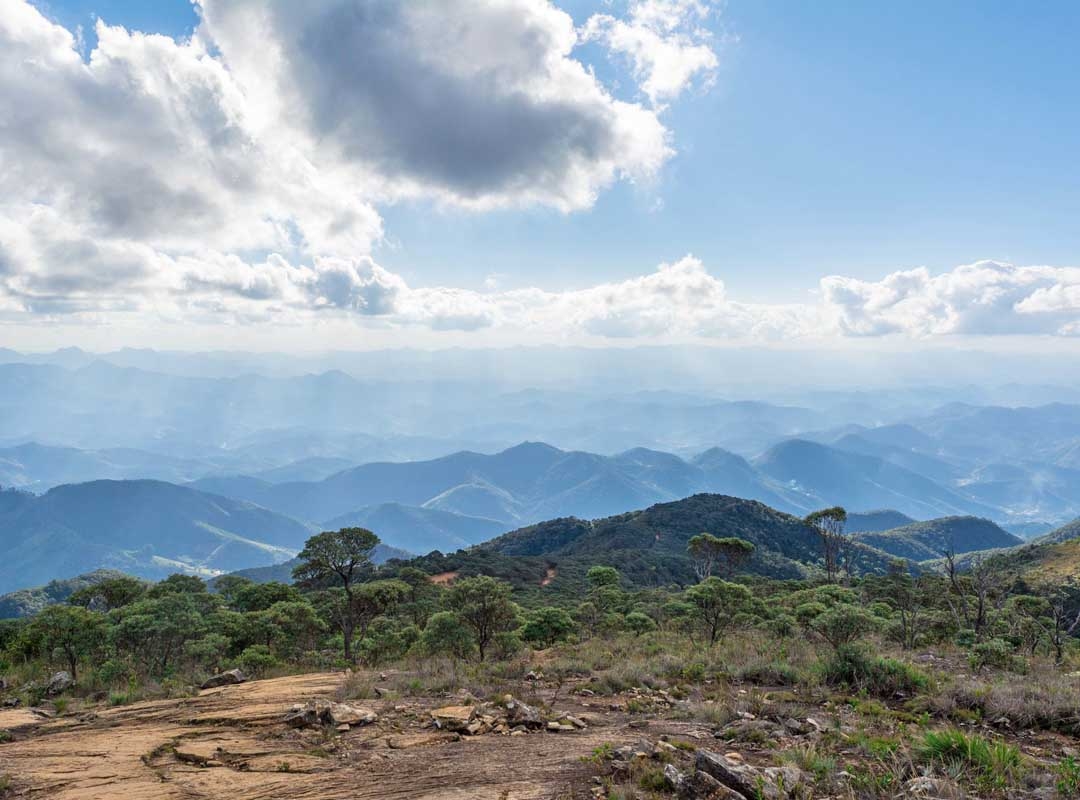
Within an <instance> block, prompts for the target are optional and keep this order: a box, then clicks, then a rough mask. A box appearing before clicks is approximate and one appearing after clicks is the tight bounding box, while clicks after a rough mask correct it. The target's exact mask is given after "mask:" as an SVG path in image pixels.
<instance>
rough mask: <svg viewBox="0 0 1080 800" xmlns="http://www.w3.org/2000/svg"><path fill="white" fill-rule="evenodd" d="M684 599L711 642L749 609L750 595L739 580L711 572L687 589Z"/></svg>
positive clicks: (722, 636)
mask: <svg viewBox="0 0 1080 800" xmlns="http://www.w3.org/2000/svg"><path fill="white" fill-rule="evenodd" d="M686 599H687V600H688V601H689V602H690V604H691V605H692V606H693V607H694V616H695V617H696V618H697V620H698V623H699V625H700V626H701V627H702V628H703V629H704V631H705V635H706V636H707V637H708V639H709V644H710V645H711V644H715V643H716V642H717V641H718V640H722V639H723V638H724V636H726V635H727V633H728V632H729V631H731V630H733V629H734V628H735V626H736V625H738V624H739V623H740V622H741V619H740V615H742V614H745V613H747V612H748V611H749V610H750V608H751V605H752V603H753V599H754V598H753V595H752V594H751V593H750V590H749V589H747V588H746V587H745V586H743V585H742V584H739V583H731V582H730V581H725V580H722V579H721V578H717V577H715V576H714V577H712V578H706V579H705V580H703V581H702V582H701V583H699V584H698V585H697V586H691V587H690V588H689V589H687V590H686Z"/></svg>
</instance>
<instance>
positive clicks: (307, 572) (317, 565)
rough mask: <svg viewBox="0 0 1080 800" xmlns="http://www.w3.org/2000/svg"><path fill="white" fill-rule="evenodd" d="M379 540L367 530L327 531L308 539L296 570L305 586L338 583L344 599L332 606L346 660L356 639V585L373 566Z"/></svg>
mask: <svg viewBox="0 0 1080 800" xmlns="http://www.w3.org/2000/svg"><path fill="white" fill-rule="evenodd" d="M378 544H379V537H378V536H376V535H375V534H374V533H372V532H371V531H369V530H367V529H366V528H342V529H341V530H339V531H324V532H322V533H320V534H317V535H315V536H312V537H311V538H310V539H308V540H307V543H306V544H305V545H304V549H303V550H301V551H300V555H299V556H298V558H299V559H300V563H299V564H298V565H297V566H296V568H295V569H293V577H294V578H296V580H298V581H300V582H301V583H303V584H307V585H309V586H319V585H324V584H326V583H337V584H339V585H340V587H341V589H342V590H343V592H344V597H343V598H341V600H340V601H338V602H336V603H334V604H333V605H332V606H331V609H332V615H333V617H334V621H335V623H336V624H337V626H338V627H339V628H340V630H341V636H342V639H343V640H344V647H343V649H344V655H345V660H346V661H352V660H353V654H352V640H353V631H355V629H356V617H355V616H354V606H353V595H354V593H355V589H354V585H355V584H356V582H357V581H358V580H359V579H360V577H361V576H362V574H363V573H364V572H365V571H366V570H368V569H370V567H371V554H372V552H373V551H374V550H375V546H376V545H378Z"/></svg>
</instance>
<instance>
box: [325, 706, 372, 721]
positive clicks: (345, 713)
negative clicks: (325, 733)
mask: <svg viewBox="0 0 1080 800" xmlns="http://www.w3.org/2000/svg"><path fill="white" fill-rule="evenodd" d="M378 718H379V715H378V714H376V713H375V712H374V711H372V710H371V709H370V708H361V707H359V706H351V705H348V704H346V703H334V702H331V703H330V709H329V719H328V720H327V723H332V724H335V725H370V724H371V723H372V722H375V721H376V720H377V719H378Z"/></svg>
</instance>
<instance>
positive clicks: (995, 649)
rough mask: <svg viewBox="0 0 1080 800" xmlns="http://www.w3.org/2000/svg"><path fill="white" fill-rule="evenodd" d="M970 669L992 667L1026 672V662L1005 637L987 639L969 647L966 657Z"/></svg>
mask: <svg viewBox="0 0 1080 800" xmlns="http://www.w3.org/2000/svg"><path fill="white" fill-rule="evenodd" d="M968 660H969V661H970V662H971V668H972V669H983V668H984V667H993V668H996V669H1004V670H1008V671H1010V672H1019V673H1023V672H1027V662H1026V661H1025V660H1024V659H1023V657H1022V656H1018V655H1017V654H1016V648H1015V647H1013V645H1012V644H1010V643H1009V642H1008V641H1006V640H1005V639H988V640H987V641H985V642H979V643H978V644H976V645H975V646H974V647H972V648H971V656H970V657H969V659H968Z"/></svg>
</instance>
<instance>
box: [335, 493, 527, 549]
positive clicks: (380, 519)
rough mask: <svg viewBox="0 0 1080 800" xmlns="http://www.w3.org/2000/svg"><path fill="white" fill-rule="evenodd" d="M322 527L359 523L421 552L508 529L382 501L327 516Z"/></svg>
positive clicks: (454, 546) (456, 545)
mask: <svg viewBox="0 0 1080 800" xmlns="http://www.w3.org/2000/svg"><path fill="white" fill-rule="evenodd" d="M320 527H322V528H323V529H325V530H338V529H339V528H346V527H361V528H368V529H369V530H372V531H375V532H376V533H377V534H378V535H379V538H380V539H382V540H383V541H384V542H388V543H390V544H392V545H393V546H394V547H396V548H398V549H400V550H404V551H408V552H410V553H414V554H418V555H422V554H424V553H430V552H431V551H432V550H442V551H443V552H449V551H452V550H459V549H461V548H462V547H468V546H469V545H473V544H479V543H480V542H486V541H487V540H488V539H493V538H495V537H496V536H498V535H499V534H501V533H505V532H506V531H507V530H508V526H507V525H506V524H504V523H502V522H497V521H496V520H492V519H482V518H479V517H466V516H463V515H461V514H454V513H452V512H449V511H440V510H438V509H434V508H421V507H418V506H406V505H402V504H401V503H383V504H381V505H377V506H370V507H368V508H362V509H359V510H358V511H352V512H350V513H348V514H343V515H341V516H339V517H335V518H334V519H330V520H327V521H325V522H323V523H322V525H321V526H320Z"/></svg>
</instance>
